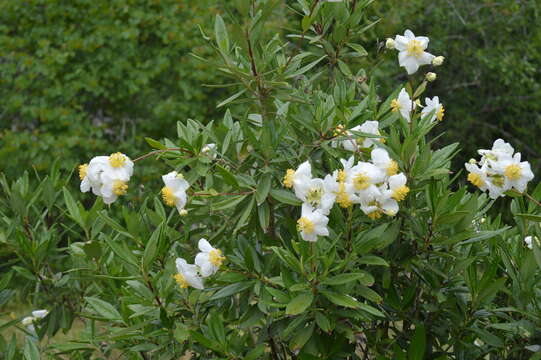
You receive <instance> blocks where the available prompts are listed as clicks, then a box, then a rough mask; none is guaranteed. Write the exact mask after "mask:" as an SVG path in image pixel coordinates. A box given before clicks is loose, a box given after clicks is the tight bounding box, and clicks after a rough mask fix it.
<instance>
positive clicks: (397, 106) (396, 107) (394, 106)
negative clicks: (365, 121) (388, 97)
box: [391, 99, 400, 112]
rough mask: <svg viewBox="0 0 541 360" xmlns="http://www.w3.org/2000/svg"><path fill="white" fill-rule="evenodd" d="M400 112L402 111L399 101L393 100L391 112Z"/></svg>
mask: <svg viewBox="0 0 541 360" xmlns="http://www.w3.org/2000/svg"><path fill="white" fill-rule="evenodd" d="M398 110H400V103H399V102H398V99H393V101H391V111H392V112H397V111H398Z"/></svg>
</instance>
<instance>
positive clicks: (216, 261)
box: [209, 249, 225, 267]
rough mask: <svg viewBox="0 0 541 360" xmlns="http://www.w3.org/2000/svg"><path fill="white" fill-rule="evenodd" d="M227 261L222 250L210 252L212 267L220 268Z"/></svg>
mask: <svg viewBox="0 0 541 360" xmlns="http://www.w3.org/2000/svg"><path fill="white" fill-rule="evenodd" d="M224 260H225V256H223V255H222V250H220V249H214V250H211V251H209V261H210V263H211V264H212V265H214V266H217V267H220V266H222V263H223V262H224Z"/></svg>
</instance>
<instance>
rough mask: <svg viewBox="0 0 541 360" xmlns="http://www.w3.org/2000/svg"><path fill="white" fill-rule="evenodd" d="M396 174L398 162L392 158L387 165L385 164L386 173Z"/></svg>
mask: <svg viewBox="0 0 541 360" xmlns="http://www.w3.org/2000/svg"><path fill="white" fill-rule="evenodd" d="M396 174H398V163H397V162H396V161H394V160H391V162H390V163H389V166H387V175H389V176H393V175H396Z"/></svg>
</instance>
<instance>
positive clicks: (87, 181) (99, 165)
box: [79, 152, 133, 204]
mask: <svg viewBox="0 0 541 360" xmlns="http://www.w3.org/2000/svg"><path fill="white" fill-rule="evenodd" d="M132 175H133V162H132V161H131V160H130V158H129V157H127V156H126V155H124V154H122V153H119V152H117V153H114V154H111V155H110V156H96V157H94V158H93V159H92V160H90V163H89V164H88V165H86V164H83V165H81V166H79V177H80V179H81V191H82V192H87V191H89V190H90V189H92V192H93V193H94V195H96V196H100V197H102V198H103V202H104V203H106V204H111V203H113V202H114V201H116V199H117V198H118V196H120V195H125V194H126V192H127V190H128V181H129V180H130V178H131V176H132Z"/></svg>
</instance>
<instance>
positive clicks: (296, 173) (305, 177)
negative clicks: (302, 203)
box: [284, 161, 312, 199]
mask: <svg viewBox="0 0 541 360" xmlns="http://www.w3.org/2000/svg"><path fill="white" fill-rule="evenodd" d="M310 179H312V166H310V163H309V162H308V161H305V162H303V163H302V164H301V165H299V167H298V168H297V170H293V169H288V170H287V172H286V175H285V176H284V186H285V187H287V188H293V190H294V191H295V195H296V196H297V197H298V198H299V199H300V198H301V192H300V190H301V189H303V186H304V184H306V183H307V182H308V181H310Z"/></svg>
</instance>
